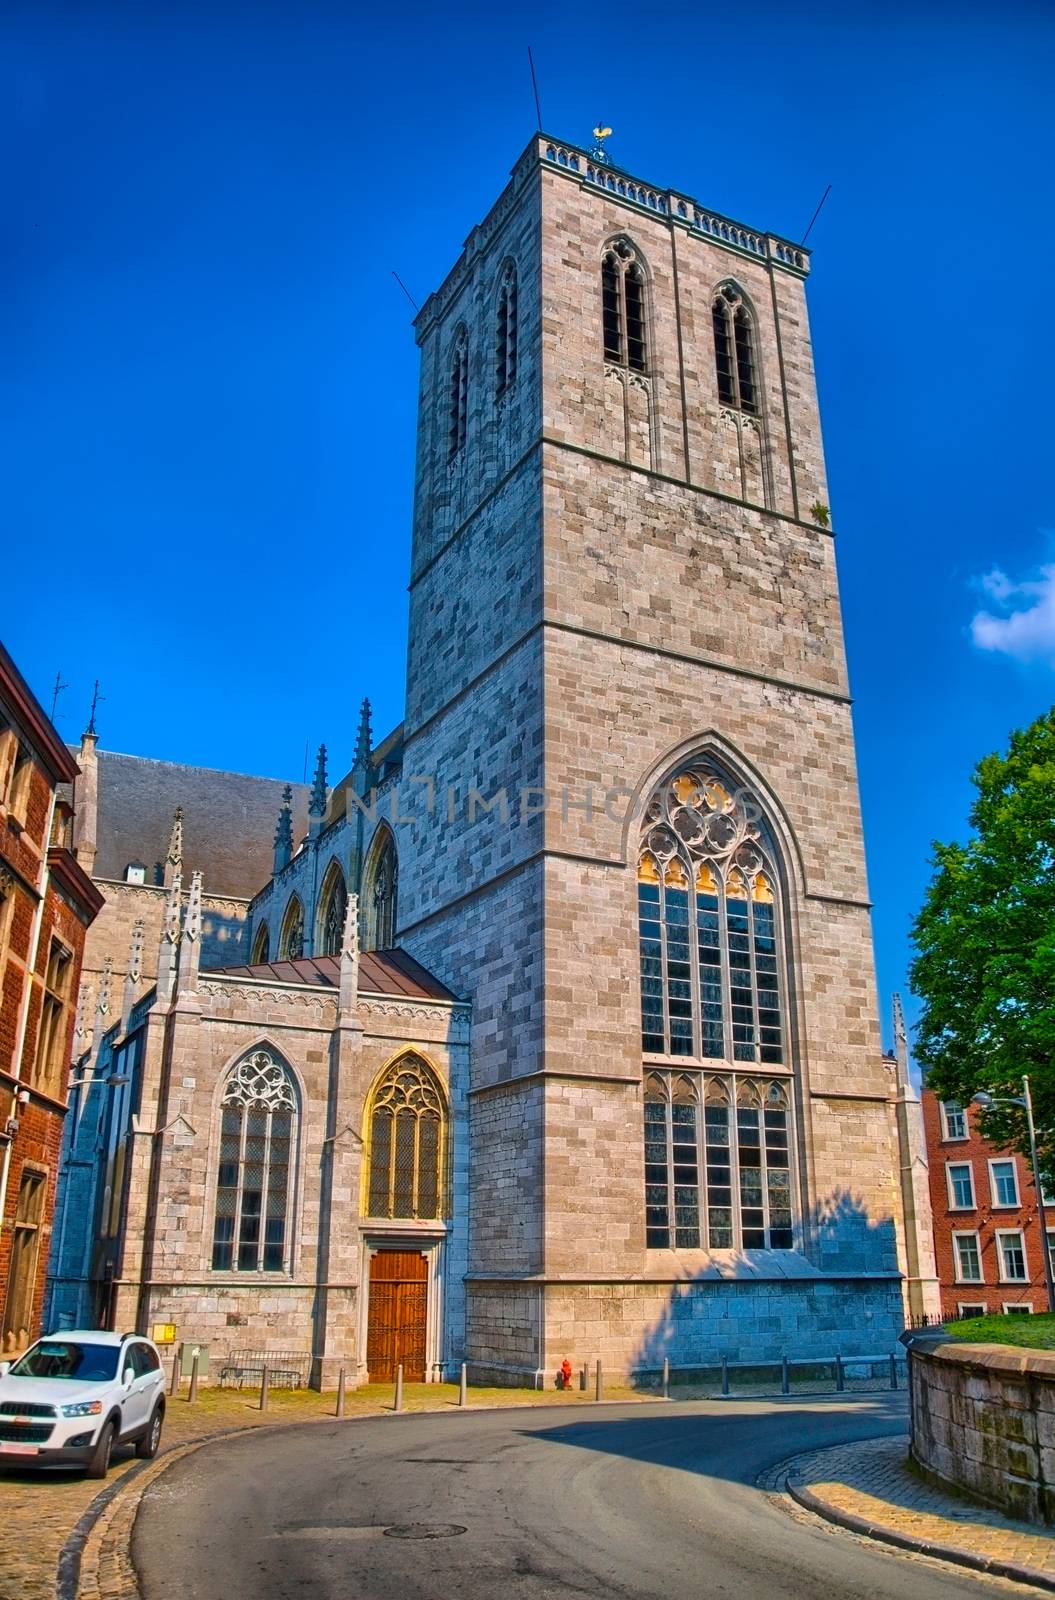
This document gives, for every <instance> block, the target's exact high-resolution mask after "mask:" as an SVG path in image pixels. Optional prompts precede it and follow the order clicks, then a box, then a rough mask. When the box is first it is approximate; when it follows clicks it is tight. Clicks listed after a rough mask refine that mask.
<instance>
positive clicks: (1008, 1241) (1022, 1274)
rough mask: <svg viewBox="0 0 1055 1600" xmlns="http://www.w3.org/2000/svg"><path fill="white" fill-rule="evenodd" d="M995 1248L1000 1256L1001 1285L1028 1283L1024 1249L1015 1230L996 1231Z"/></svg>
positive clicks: (1020, 1238) (1020, 1237)
mask: <svg viewBox="0 0 1055 1600" xmlns="http://www.w3.org/2000/svg"><path fill="white" fill-rule="evenodd" d="M996 1247H997V1250H998V1251H999V1254H1000V1281H1001V1283H1028V1281H1029V1279H1028V1276H1027V1273H1026V1249H1025V1245H1024V1244H1023V1242H1022V1235H1021V1233H1019V1232H1018V1230H1017V1229H1015V1230H1011V1229H1006V1230H1005V1229H998V1230H997V1235H996Z"/></svg>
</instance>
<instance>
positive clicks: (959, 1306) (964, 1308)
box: [956, 1300, 989, 1317]
mask: <svg viewBox="0 0 1055 1600" xmlns="http://www.w3.org/2000/svg"><path fill="white" fill-rule="evenodd" d="M988 1309H989V1308H988V1306H987V1305H986V1303H985V1301H984V1300H957V1302H956V1315H957V1316H958V1317H984V1316H985V1314H986V1312H987V1311H988Z"/></svg>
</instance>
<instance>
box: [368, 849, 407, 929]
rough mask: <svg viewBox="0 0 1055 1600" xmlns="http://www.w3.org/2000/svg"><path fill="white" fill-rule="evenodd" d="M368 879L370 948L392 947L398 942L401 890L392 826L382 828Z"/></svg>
mask: <svg viewBox="0 0 1055 1600" xmlns="http://www.w3.org/2000/svg"><path fill="white" fill-rule="evenodd" d="M364 878H365V883H366V893H365V895H364V900H365V902H366V906H365V909H366V918H365V921H366V929H365V933H366V937H365V940H364V944H365V948H366V949H367V950H390V949H391V948H392V946H393V945H394V944H395V942H396V901H397V896H398V893H399V862H398V860H397V858H396V841H395V839H394V838H393V837H392V832H391V830H390V829H389V828H381V829H379V830H378V834H377V837H376V839H375V840H374V844H373V847H372V849H371V851H370V855H369V858H368V860H367V864H366V872H365V874H364Z"/></svg>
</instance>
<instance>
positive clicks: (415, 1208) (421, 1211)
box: [367, 1055, 446, 1219]
mask: <svg viewBox="0 0 1055 1600" xmlns="http://www.w3.org/2000/svg"><path fill="white" fill-rule="evenodd" d="M445 1134H446V1108H445V1105H444V1098H443V1091H442V1089H441V1088H440V1085H439V1082H438V1080H437V1078H436V1076H435V1074H434V1073H433V1072H432V1070H431V1069H430V1068H429V1066H428V1065H427V1064H426V1063H425V1062H424V1061H422V1060H421V1058H420V1057H419V1056H416V1055H405V1056H401V1057H400V1059H399V1060H398V1061H396V1062H394V1063H393V1065H392V1066H391V1067H390V1068H389V1070H388V1071H387V1072H386V1073H385V1075H384V1077H383V1078H382V1080H381V1082H380V1083H379V1084H378V1086H377V1088H376V1089H375V1090H374V1093H373V1097H372V1101H371V1110H370V1176H369V1182H368V1186H367V1188H368V1199H367V1211H368V1214H369V1215H370V1216H371V1217H405V1218H408V1219H410V1218H414V1217H420V1218H425V1219H434V1218H437V1217H439V1216H441V1215H442V1211H443V1205H444V1199H445V1196H444V1184H443V1168H444V1161H445V1159H446V1152H445Z"/></svg>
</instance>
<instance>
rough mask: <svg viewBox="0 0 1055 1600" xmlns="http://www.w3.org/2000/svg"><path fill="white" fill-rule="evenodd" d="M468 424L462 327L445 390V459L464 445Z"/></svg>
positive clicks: (465, 348) (466, 351)
mask: <svg viewBox="0 0 1055 1600" xmlns="http://www.w3.org/2000/svg"><path fill="white" fill-rule="evenodd" d="M468 424H469V338H468V335H467V334H466V332H465V329H464V328H462V329H461V330H460V331H459V333H458V336H457V338H456V339H455V341H454V350H453V353H452V355H451V371H450V380H449V384H448V391H447V460H448V461H453V460H454V458H455V456H456V455H458V454H459V452H460V451H461V450H462V448H463V447H464V445H465V439H466V433H467V431H468Z"/></svg>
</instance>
